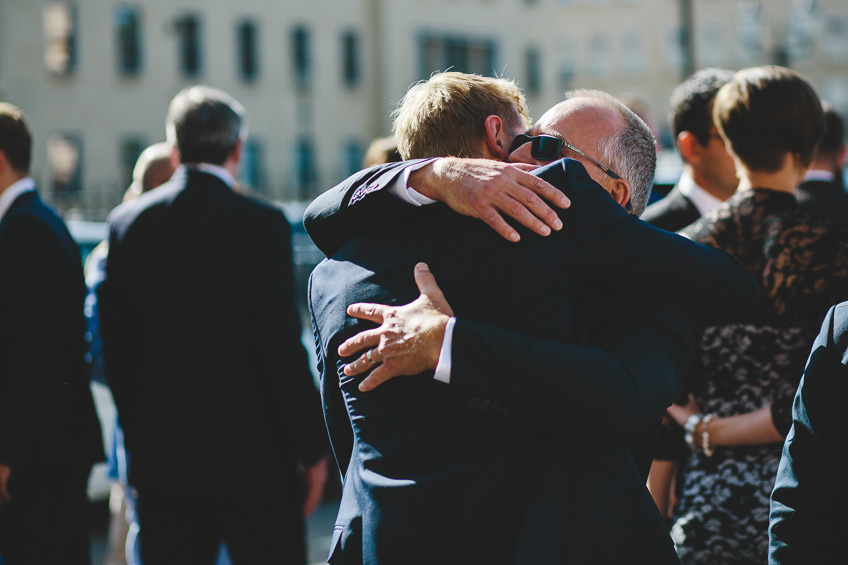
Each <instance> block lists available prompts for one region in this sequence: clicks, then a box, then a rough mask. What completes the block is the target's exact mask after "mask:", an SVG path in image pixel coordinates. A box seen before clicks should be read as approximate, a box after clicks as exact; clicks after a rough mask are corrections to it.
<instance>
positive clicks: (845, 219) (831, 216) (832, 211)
mask: <svg viewBox="0 0 848 565" xmlns="http://www.w3.org/2000/svg"><path fill="white" fill-rule="evenodd" d="M822 106H823V107H824V122H825V125H826V126H827V128H826V131H825V133H824V137H823V138H822V140H821V142H820V143H819V146H818V150H817V151H816V156H815V157H814V158H813V162H812V164H811V165H810V170H809V171H807V174H806V175H804V181H803V182H802V183H801V184H799V185H798V204H799V205H800V206H801V209H802V210H804V211H806V212H809V213H810V214H812V215H814V216H817V217H821V218H824V219H826V220H828V221H830V222H832V223H833V224H834V225H835V226H840V225H846V224H848V192H845V180H844V178H843V176H842V169H844V168H845V161H846V158H848V148H847V147H846V146H845V124H844V123H843V121H842V117H841V116H840V115H839V114H837V113H836V110H834V109H833V107H832V106H831V105H830V104H828V103H827V102H823V103H822Z"/></svg>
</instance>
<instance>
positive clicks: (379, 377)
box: [359, 365, 398, 392]
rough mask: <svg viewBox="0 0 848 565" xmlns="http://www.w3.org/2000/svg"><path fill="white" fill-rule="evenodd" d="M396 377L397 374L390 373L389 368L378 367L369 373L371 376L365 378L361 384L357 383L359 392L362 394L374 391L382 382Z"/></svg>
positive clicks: (384, 366) (385, 366) (386, 366)
mask: <svg viewBox="0 0 848 565" xmlns="http://www.w3.org/2000/svg"><path fill="white" fill-rule="evenodd" d="M397 376H398V373H396V372H394V371H392V369H391V367H390V366H388V365H380V366H379V367H377V368H376V369H374V370H373V371H371V374H370V375H368V376H367V377H365V378H364V379H363V380H362V382H361V383H359V390H361V391H362V392H368V391H370V390H374V389H375V388H377V387H378V386H380V385H381V384H383V383H384V382H386V381H388V380H390V379H392V378H394V377H397Z"/></svg>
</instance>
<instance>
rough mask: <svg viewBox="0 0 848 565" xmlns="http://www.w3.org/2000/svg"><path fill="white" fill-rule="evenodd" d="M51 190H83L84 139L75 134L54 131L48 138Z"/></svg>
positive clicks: (70, 191) (75, 191)
mask: <svg viewBox="0 0 848 565" xmlns="http://www.w3.org/2000/svg"><path fill="white" fill-rule="evenodd" d="M47 163H48V166H49V168H50V178H49V183H50V190H51V191H52V192H53V193H54V194H68V193H74V194H75V193H79V192H80V191H81V190H82V140H81V139H80V138H79V137H78V136H77V135H74V134H67V133H54V134H53V135H51V136H50V137H48V138H47Z"/></svg>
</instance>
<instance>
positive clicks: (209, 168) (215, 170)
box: [177, 163, 236, 188]
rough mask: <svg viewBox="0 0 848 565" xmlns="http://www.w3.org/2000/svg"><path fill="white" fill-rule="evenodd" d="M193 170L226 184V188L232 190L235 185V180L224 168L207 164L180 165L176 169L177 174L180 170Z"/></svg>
mask: <svg viewBox="0 0 848 565" xmlns="http://www.w3.org/2000/svg"><path fill="white" fill-rule="evenodd" d="M181 169H182V170H186V169H187V170H194V171H201V172H203V173H206V174H209V175H212V176H215V177H218V178H219V179H221V181H223V183H224V184H226V185H227V186H228V187H230V188H233V186H234V185H235V183H236V179H235V178H234V177H233V175H232V174H231V173H230V171H228V170H227V169H225V168H224V167H219V166H218V165H210V164H209V163H193V164H190V165H180V166H179V167H177V172H179V171H180V170H181Z"/></svg>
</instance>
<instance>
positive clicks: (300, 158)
mask: <svg viewBox="0 0 848 565" xmlns="http://www.w3.org/2000/svg"><path fill="white" fill-rule="evenodd" d="M294 172H295V186H296V188H297V197H298V198H299V199H301V200H308V199H309V198H310V193H311V191H312V188H313V187H314V186H315V185H316V183H317V181H318V175H317V174H316V173H315V152H314V151H313V148H312V141H311V140H309V139H301V140H300V141H298V142H297V145H295V148H294Z"/></svg>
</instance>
